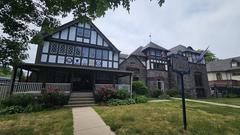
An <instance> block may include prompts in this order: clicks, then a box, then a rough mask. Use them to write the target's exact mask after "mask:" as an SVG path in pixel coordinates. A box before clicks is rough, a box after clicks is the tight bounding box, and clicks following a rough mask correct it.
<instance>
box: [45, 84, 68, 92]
mask: <svg viewBox="0 0 240 135" xmlns="http://www.w3.org/2000/svg"><path fill="white" fill-rule="evenodd" d="M45 88H46V90H48V89H58V90H61V91H64V92H65V93H70V91H71V83H46V86H45Z"/></svg>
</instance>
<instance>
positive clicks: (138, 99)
mask: <svg viewBox="0 0 240 135" xmlns="http://www.w3.org/2000/svg"><path fill="white" fill-rule="evenodd" d="M134 99H135V102H136V103H147V102H148V98H147V97H146V96H136V97H135V98H134Z"/></svg>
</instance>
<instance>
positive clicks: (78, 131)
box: [72, 107, 115, 135]
mask: <svg viewBox="0 0 240 135" xmlns="http://www.w3.org/2000/svg"><path fill="white" fill-rule="evenodd" d="M72 113H73V129H74V135H115V133H114V132H112V131H111V129H110V127H109V126H107V125H106V124H105V123H104V121H103V120H102V118H101V117H100V116H99V115H98V114H97V113H96V112H95V111H94V110H93V108H91V107H79V108H72Z"/></svg>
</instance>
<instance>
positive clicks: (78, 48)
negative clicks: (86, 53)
mask: <svg viewBox="0 0 240 135" xmlns="http://www.w3.org/2000/svg"><path fill="white" fill-rule="evenodd" d="M81 51H82V48H81V47H79V46H77V47H75V56H81V54H82V53H81Z"/></svg>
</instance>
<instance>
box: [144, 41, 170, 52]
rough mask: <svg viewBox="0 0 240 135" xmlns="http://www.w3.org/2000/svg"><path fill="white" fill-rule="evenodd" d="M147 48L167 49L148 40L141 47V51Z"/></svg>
mask: <svg viewBox="0 0 240 135" xmlns="http://www.w3.org/2000/svg"><path fill="white" fill-rule="evenodd" d="M148 48H153V49H158V50H163V51H168V50H167V49H165V48H163V47H161V46H160V45H157V44H155V43H153V42H149V43H148V44H147V45H146V46H144V47H143V48H142V51H144V50H146V49H148Z"/></svg>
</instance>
